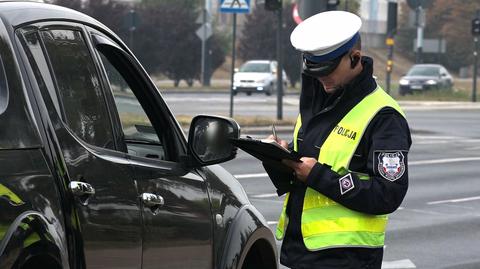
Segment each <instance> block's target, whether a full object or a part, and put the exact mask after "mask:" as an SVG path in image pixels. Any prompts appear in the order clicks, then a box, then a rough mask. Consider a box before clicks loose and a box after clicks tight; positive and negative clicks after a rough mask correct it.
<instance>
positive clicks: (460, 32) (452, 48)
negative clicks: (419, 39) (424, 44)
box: [397, 0, 480, 70]
mask: <svg viewBox="0 0 480 269" xmlns="http://www.w3.org/2000/svg"><path fill="white" fill-rule="evenodd" d="M426 4H427V5H426V28H425V31H424V33H425V38H444V39H445V40H446V42H447V52H446V53H445V54H444V55H441V56H440V57H438V55H432V54H424V59H425V61H424V62H435V61H438V62H439V63H441V64H443V65H445V66H446V67H448V68H450V69H456V70H458V69H459V68H461V67H464V66H468V65H470V64H471V63H472V61H473V53H472V51H473V38H472V36H471V34H470V23H471V20H472V19H473V17H474V13H475V10H477V9H480V2H479V1H478V0H464V1H455V3H454V4H452V1H448V0H428V1H426ZM401 8H402V14H403V15H402V17H401V18H400V27H399V31H398V34H397V37H398V42H397V44H398V48H399V50H400V51H402V52H403V53H404V54H405V55H407V56H409V57H410V58H411V59H414V53H413V49H412V48H413V40H414V38H416V29H415V28H411V27H408V20H409V18H408V16H409V10H410V8H409V7H408V6H407V5H406V3H403V4H402V6H401ZM459 44H461V45H459Z"/></svg>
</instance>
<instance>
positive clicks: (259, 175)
mask: <svg viewBox="0 0 480 269" xmlns="http://www.w3.org/2000/svg"><path fill="white" fill-rule="evenodd" d="M234 176H235V177H236V178H237V179H240V178H256V177H268V174H267V173H258V174H241V175H234Z"/></svg>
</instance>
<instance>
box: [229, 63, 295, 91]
mask: <svg viewBox="0 0 480 269" xmlns="http://www.w3.org/2000/svg"><path fill="white" fill-rule="evenodd" d="M282 73H283V85H284V89H285V88H286V86H287V85H288V83H287V75H286V73H285V71H283V72H282ZM276 91H277V62H276V61H269V60H252V61H247V62H245V63H244V64H243V65H242V66H241V67H240V69H238V70H236V71H235V74H234V77H233V92H234V94H237V93H239V92H245V93H247V95H251V94H252V93H264V94H266V95H271V94H272V93H274V92H276Z"/></svg>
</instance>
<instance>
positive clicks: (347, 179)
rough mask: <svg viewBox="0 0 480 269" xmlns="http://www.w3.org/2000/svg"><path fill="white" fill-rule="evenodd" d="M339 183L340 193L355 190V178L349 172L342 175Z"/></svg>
mask: <svg viewBox="0 0 480 269" xmlns="http://www.w3.org/2000/svg"><path fill="white" fill-rule="evenodd" d="M338 183H339V184H340V194H342V195H344V194H345V193H347V192H349V191H351V190H353V188H355V185H353V179H352V174H347V175H345V176H343V177H341V178H340V179H339V180H338Z"/></svg>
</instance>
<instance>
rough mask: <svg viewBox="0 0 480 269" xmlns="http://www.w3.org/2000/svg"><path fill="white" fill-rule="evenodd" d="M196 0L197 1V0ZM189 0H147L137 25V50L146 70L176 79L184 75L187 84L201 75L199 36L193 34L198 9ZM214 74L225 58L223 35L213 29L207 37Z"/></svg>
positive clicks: (211, 72)
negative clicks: (210, 35) (211, 33)
mask: <svg viewBox="0 0 480 269" xmlns="http://www.w3.org/2000/svg"><path fill="white" fill-rule="evenodd" d="M197 2H198V1H197ZM193 4H194V3H193V2H191V1H162V2H158V1H157V2H155V1H148V2H147V3H144V4H142V6H141V8H140V12H141V14H142V20H143V23H142V24H141V25H140V26H139V27H138V31H137V35H138V36H141V38H137V39H136V42H137V44H136V47H137V48H139V49H138V50H136V54H137V55H138V57H139V59H140V60H141V61H142V63H143V64H144V65H145V66H146V68H147V70H149V72H152V73H163V74H165V75H166V76H167V77H168V78H170V79H172V80H174V81H175V82H176V83H177V82H178V81H180V80H181V79H186V80H187V82H189V84H190V83H191V82H192V80H193V79H198V78H199V77H200V69H201V68H200V64H201V51H200V48H201V40H200V39H199V38H198V36H197V35H196V34H195V31H196V30H197V29H198V28H199V27H200V25H198V24H197V23H196V22H195V21H196V19H197V17H198V16H199V12H198V9H195V8H193V7H192V5H193ZM208 42H209V45H210V57H211V58H210V60H211V67H212V68H211V70H209V71H210V72H208V76H211V75H212V74H213V70H215V69H217V68H218V67H219V66H221V65H222V64H223V62H224V61H225V49H224V46H223V45H222V44H223V41H222V38H221V37H220V36H219V35H218V34H217V33H215V34H214V35H213V36H212V37H210V39H209V41H208Z"/></svg>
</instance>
